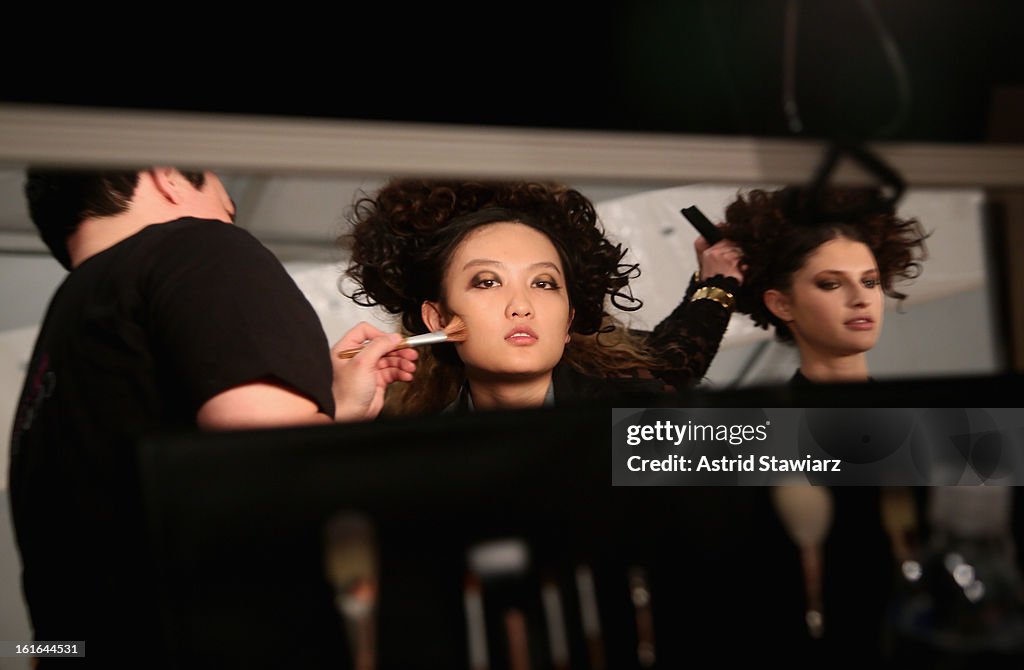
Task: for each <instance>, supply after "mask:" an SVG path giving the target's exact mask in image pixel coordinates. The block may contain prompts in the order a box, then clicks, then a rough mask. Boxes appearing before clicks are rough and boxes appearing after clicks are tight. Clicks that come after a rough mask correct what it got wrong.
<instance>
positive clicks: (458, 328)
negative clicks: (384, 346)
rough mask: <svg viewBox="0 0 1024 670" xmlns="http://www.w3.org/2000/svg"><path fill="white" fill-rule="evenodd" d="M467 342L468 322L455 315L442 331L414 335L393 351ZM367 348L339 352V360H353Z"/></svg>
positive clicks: (364, 346) (396, 346)
mask: <svg viewBox="0 0 1024 670" xmlns="http://www.w3.org/2000/svg"><path fill="white" fill-rule="evenodd" d="M465 341H466V322H465V321H463V320H462V317H460V316H459V315H457V314H456V315H455V316H453V317H452V320H451V321H449V322H448V325H447V326H445V327H444V328H443V329H441V330H435V331H434V332H432V333H424V334H423V335H413V336H411V337H407V338H405V339H403V340H402V341H401V342H399V343H398V344H397V345H395V348H394V349H392V350H391V351H398V350H399V349H409V348H411V347H425V346H426V345H428V344H442V343H444V342H465ZM365 348H366V345H365V344H364V345H363V346H361V347H355V348H354V349H342V350H341V351H339V352H338V358H352V357H353V356H355V355H356V354H358V353H359V352H360V351H362V350H363V349H365Z"/></svg>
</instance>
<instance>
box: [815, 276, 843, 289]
mask: <svg viewBox="0 0 1024 670" xmlns="http://www.w3.org/2000/svg"><path fill="white" fill-rule="evenodd" d="M818 288H820V289H821V290H822V291H834V290H835V289H837V288H839V282H837V281H836V280H834V279H822V280H821V281H819V282H818Z"/></svg>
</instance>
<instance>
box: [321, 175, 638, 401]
mask: <svg viewBox="0 0 1024 670" xmlns="http://www.w3.org/2000/svg"><path fill="white" fill-rule="evenodd" d="M349 221H350V223H351V225H352V228H351V232H350V233H349V234H347V235H344V236H342V238H341V239H340V240H339V242H340V243H341V245H342V246H343V247H345V248H346V249H347V250H348V251H349V253H350V262H349V266H348V269H347V272H346V274H347V275H348V276H349V277H350V278H351V279H352V280H353V281H354V282H355V284H356V287H357V288H356V289H355V290H354V291H353V292H352V294H351V295H350V296H349V297H351V298H352V299H353V300H354V301H355V302H356V303H358V304H360V305H364V306H374V305H379V306H381V307H383V308H384V309H385V310H387V311H388V312H389V313H391V314H396V315H401V319H402V325H403V327H404V329H405V330H406V331H407V332H409V333H425V332H427V331H428V328H427V326H426V324H425V323H424V322H423V319H422V316H421V311H420V306H421V305H422V303H423V302H424V301H425V300H430V301H440V302H442V303H443V298H444V296H443V295H442V290H443V281H442V280H443V278H444V274H445V270H446V269H447V264H448V262H449V261H450V259H451V258H452V256H453V254H454V252H455V249H456V248H457V247H458V245H459V244H460V242H462V240H464V239H465V238H466V236H467V235H468V234H469V233H470V232H471V231H473V230H475V229H477V228H479V227H481V226H484V225H487V224H491V223H498V222H516V223H521V224H523V225H526V226H530V227H531V228H534V229H536V230H539V231H540V232H542V233H544V235H546V236H547V237H548V239H550V240H551V242H552V244H554V246H555V248H556V249H557V251H558V254H559V257H560V259H561V261H562V266H563V270H564V272H565V285H566V290H567V293H568V296H569V304H570V306H571V307H572V308H573V309H574V310H575V316H574V318H573V322H572V325H571V328H570V334H571V335H572V338H573V339H572V344H571V345H570V348H571V349H574V355H570V353H569V352H568V351H567V353H566V357H565V359H566V361H567V362H568V363H570V364H572V365H573V366H574V367H576V368H577V369H579V370H581V371H583V372H588V373H596V374H605V375H613V374H616V373H624V372H625V371H626V370H629V369H636V368H637V367H638V366H643V367H651V366H656V365H657V361H656V360H655V359H654V357H651V356H649V355H648V353H647V352H646V351H645V349H644V347H643V345H641V344H639V343H638V341H637V340H635V339H631V338H630V336H629V334H628V333H627V332H626V331H625V329H624V328H622V327H621V325H620V324H618V323H617V321H616V320H615V319H614V317H612V316H611V315H610V314H609V313H608V312H607V310H606V305H607V301H610V302H611V304H613V305H614V306H615V307H617V308H619V309H622V310H625V311H634V310H636V309H639V308H640V307H641V305H642V303H641V302H640V301H639V300H637V299H636V298H634V297H633V296H632V293H631V292H630V290H629V281H630V280H631V279H634V278H635V277H637V276H638V275H639V269H638V267H637V265H635V264H632V265H631V264H624V263H623V262H622V260H623V257H624V256H625V254H626V250H625V249H623V248H622V245H620V244H613V243H612V242H611V241H609V240H608V239H607V238H606V237H605V233H604V230H603V228H602V226H601V225H600V223H599V222H598V220H597V214H596V212H595V211H594V206H593V204H592V203H591V202H590V201H589V200H588V199H587V198H586V197H585V196H583V195H582V194H581V193H579V192H578V191H576V190H573V189H571V188H568V187H567V186H563V185H560V184H551V183H537V182H498V181H493V182H488V181H458V180H423V179H393V180H391V181H390V182H388V183H387V184H385V185H384V186H383V187H382V188H381V189H380V190H379V191H377V192H376V193H375V194H373V195H372V196H367V197H362V198H360V199H359V200H357V201H356V203H355V205H354V207H353V209H352V213H351V215H350V217H349ZM597 336H602V337H601V341H599V340H598V337H597ZM423 354H424V355H423V358H422V359H421V362H420V368H421V369H420V371H419V372H418V373H417V375H416V380H414V382H413V385H414V386H416V385H419V386H421V387H422V386H423V385H424V383H423V382H421V380H424V379H428V378H434V379H433V381H432V382H431V384H432V386H433V388H432V389H431V390H430V391H422V392H420V393H419V394H418V395H420V396H422V397H431V398H433V399H434V400H433V401H432V402H425V403H418V404H417V403H413V404H416V409H417V410H420V411H427V410H431V409H433V410H436V409H438V408H439V407H438V405H440V406H442V407H443V404H441V403H443V402H447V399H450V398H451V397H452V396H453V393H454V392H457V388H458V386H459V385H461V382H462V377H461V362H460V361H459V360H458V357H457V356H456V355H455V353H454V351H452V349H451V347H444V346H442V347H434V348H433V349H432V351H431V352H430V353H428V352H423ZM445 367H447V370H442V368H445ZM438 378H444V380H445V381H438ZM442 399H444V400H442Z"/></svg>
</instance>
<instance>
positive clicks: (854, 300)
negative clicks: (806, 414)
mask: <svg viewBox="0 0 1024 670" xmlns="http://www.w3.org/2000/svg"><path fill="white" fill-rule="evenodd" d="M781 300H782V303H781V307H780V309H782V310H783V313H782V314H779V312H777V311H776V310H773V311H776V315H777V316H780V318H782V319H783V320H784V321H788V322H789V328H790V330H791V331H792V333H793V337H794V338H795V339H796V342H797V345H798V346H799V347H800V349H801V351H803V350H804V348H805V347H811V348H813V349H814V350H815V351H816V352H818V353H821V354H825V355H831V356H848V355H851V354H858V353H863V352H865V351H867V350H869V349H870V348H871V347H873V346H874V345H875V342H876V341H877V340H878V336H879V334H880V333H881V330H882V310H883V307H884V296H883V294H882V284H881V280H880V276H879V272H878V264H877V263H876V262H875V256H874V254H872V253H871V250H870V249H869V248H868V247H867V245H865V244H863V243H861V242H855V241H853V240H850V239H848V238H846V237H837V238H835V239H833V240H829V241H828V242H825V243H824V244H822V245H821V246H820V247H818V248H817V249H815V250H814V251H813V252H812V253H811V255H810V256H808V258H807V261H806V262H805V263H804V265H803V267H802V268H800V269H799V270H798V271H797V272H796V273H794V275H793V282H792V286H791V287H790V289H789V291H786V292H785V294H784V295H783V296H781ZM769 306H771V305H770V304H769Z"/></svg>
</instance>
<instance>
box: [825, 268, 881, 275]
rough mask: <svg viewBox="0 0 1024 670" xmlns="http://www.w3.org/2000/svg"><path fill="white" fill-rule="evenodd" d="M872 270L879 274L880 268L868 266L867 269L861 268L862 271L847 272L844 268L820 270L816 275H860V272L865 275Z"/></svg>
mask: <svg viewBox="0 0 1024 670" xmlns="http://www.w3.org/2000/svg"><path fill="white" fill-rule="evenodd" d="M872 272H874V273H876V274H877V273H878V269H877V268H868V269H867V270H861V271H860V272H846V271H844V270H819V271H818V273H817V274H816V275H815V276H816V277H820V276H821V275H839V276H845V275H850V274H852V275H858V274H859V275H861V276H863V275H867V274H871V273H872Z"/></svg>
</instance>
